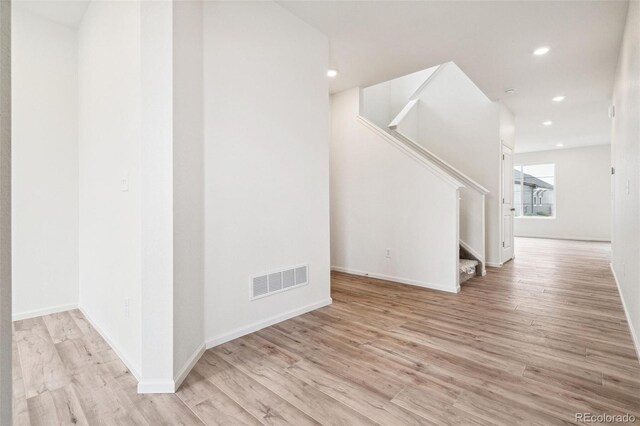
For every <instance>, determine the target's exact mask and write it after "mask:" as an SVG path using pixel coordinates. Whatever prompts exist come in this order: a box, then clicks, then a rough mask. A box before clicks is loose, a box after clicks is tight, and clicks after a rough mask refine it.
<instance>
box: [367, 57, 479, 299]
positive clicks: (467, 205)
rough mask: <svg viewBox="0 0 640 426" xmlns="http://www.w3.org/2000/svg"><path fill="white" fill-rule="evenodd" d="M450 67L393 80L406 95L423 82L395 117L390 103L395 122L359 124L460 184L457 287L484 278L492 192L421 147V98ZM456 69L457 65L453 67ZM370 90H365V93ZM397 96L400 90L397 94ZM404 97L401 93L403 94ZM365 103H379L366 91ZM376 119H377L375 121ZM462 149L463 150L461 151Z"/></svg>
mask: <svg viewBox="0 0 640 426" xmlns="http://www.w3.org/2000/svg"><path fill="white" fill-rule="evenodd" d="M448 65H449V64H443V65H439V66H437V67H434V68H432V69H430V70H426V71H424V72H420V73H415V74H413V75H410V76H406V77H402V78H400V79H396V80H392V81H390V82H388V83H390V84H391V86H390V88H389V90H390V91H393V90H394V88H393V84H394V81H400V80H402V79H405V80H404V82H403V83H402V84H399V83H396V87H402V86H403V85H404V89H403V90H404V91H405V92H404V94H405V95H406V94H407V93H408V92H407V91H406V87H407V86H410V85H411V84H413V86H416V81H418V80H417V79H419V78H424V80H423V81H422V82H421V83H420V84H419V85H418V86H417V88H415V90H414V91H413V93H410V94H409V96H408V98H405V99H406V100H405V103H404V105H403V106H402V107H401V109H400V110H399V112H398V113H397V114H395V116H393V113H394V100H393V99H391V102H390V104H391V106H390V107H387V109H388V110H389V111H390V114H391V115H392V116H393V119H392V120H391V121H390V122H386V123H384V122H383V120H384V117H383V115H382V114H379V113H377V114H375V115H374V114H372V119H377V120H376V121H377V123H374V122H371V121H369V120H368V119H367V118H364V117H359V118H360V120H364V121H367V124H368V125H370V126H376V127H379V128H381V129H382V130H383V131H384V132H386V133H387V134H388V135H389V136H391V138H393V140H394V142H395V143H397V144H401V145H402V146H403V148H404V149H406V150H407V151H409V152H410V153H411V154H412V155H415V156H417V157H419V158H421V159H422V160H423V161H425V162H426V163H428V164H429V165H430V166H431V167H433V168H436V169H437V170H438V171H439V173H441V174H443V175H444V176H447V177H449V178H451V179H452V180H453V181H455V182H458V183H459V184H460V186H459V189H458V191H459V212H458V217H459V244H460V247H459V254H458V277H457V281H458V282H457V286H458V289H459V286H460V284H461V283H463V282H465V281H468V280H469V279H471V278H473V277H474V276H481V275H485V274H486V262H485V246H486V240H485V209H486V208H485V197H486V196H487V194H489V190H487V189H486V188H485V187H483V186H482V185H481V184H480V183H478V182H477V181H475V180H473V179H472V178H470V177H469V176H467V175H466V174H465V173H463V172H462V171H460V170H458V169H456V168H455V167H453V166H452V165H451V164H449V163H447V162H446V161H444V160H443V159H442V158H440V157H438V156H437V155H435V154H434V153H433V152H431V151H430V150H429V149H427V147H426V146H425V143H424V141H422V143H420V142H419V141H420V136H419V134H420V126H421V123H420V120H421V116H420V114H419V108H420V105H421V96H424V95H423V92H424V91H425V89H426V88H427V87H428V86H429V85H430V84H432V82H433V81H434V80H435V79H437V78H438V75H439V74H440V73H441V72H442V71H443V70H444V69H445V67H447V66H448ZM453 66H454V67H455V65H453ZM366 90H367V89H365V91H366ZM396 92H397V90H396ZM400 94H401V95H402V92H401V91H400ZM399 97H401V96H398V95H397V93H396V96H395V111H397V110H398V109H399V102H398V98H399ZM362 98H363V101H364V102H370V103H371V102H374V103H375V101H376V99H375V95H373V96H370V95H367V94H366V93H365V92H364V91H363V96H362ZM376 110H378V111H379V110H381V108H376V105H370V104H369V105H366V104H365V105H364V106H363V107H362V109H361V111H362V113H367V112H368V111H376ZM374 117H375V118H374ZM387 123H388V124H387ZM462 148H463V147H462ZM460 155H466V153H465V152H464V149H461V152H460Z"/></svg>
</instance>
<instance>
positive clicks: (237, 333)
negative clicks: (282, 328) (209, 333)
mask: <svg viewBox="0 0 640 426" xmlns="http://www.w3.org/2000/svg"><path fill="white" fill-rule="evenodd" d="M331 303H332V300H331V298H328V299H325V300H321V301H320V302H316V303H312V304H310V305H307V306H303V307H301V308H297V309H294V310H291V311H288V312H285V313H282V314H279V315H275V316H273V317H271V318H267V319H265V320H262V321H258V322H254V323H253V324H250V325H247V326H245V327H240V328H237V329H235V330H232V331H230V332H227V333H224V334H221V335H219V336H215V337H211V338H208V339H207V341H206V342H205V346H206V348H207V349H210V348H213V347H214V346H218V345H221V344H223V343H226V342H229V341H231V340H233V339H237V338H238V337H242V336H245V335H247V334H250V333H255V332H256V331H258V330H262V329H263V328H265V327H269V326H271V325H274V324H277V323H279V322H282V321H286V320H288V319H291V318H293V317H297V316H298V315H302V314H306V313H307V312H311V311H314V310H316V309H319V308H322V307H323V306H327V305H330V304H331Z"/></svg>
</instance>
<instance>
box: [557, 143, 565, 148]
mask: <svg viewBox="0 0 640 426" xmlns="http://www.w3.org/2000/svg"><path fill="white" fill-rule="evenodd" d="M556 146H557V147H558V148H562V147H563V146H564V144H563V143H559V144H557V145H556Z"/></svg>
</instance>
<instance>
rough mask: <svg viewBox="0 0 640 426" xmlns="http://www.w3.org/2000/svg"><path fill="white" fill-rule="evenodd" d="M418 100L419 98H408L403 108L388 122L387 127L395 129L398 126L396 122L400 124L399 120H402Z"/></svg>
mask: <svg viewBox="0 0 640 426" xmlns="http://www.w3.org/2000/svg"><path fill="white" fill-rule="evenodd" d="M418 101H419V99H412V100H410V101H409V103H407V104H406V105H405V106H404V108H402V111H400V112H399V113H398V115H396V118H394V119H393V121H392V122H391V123H389V128H390V129H391V130H395V129H396V128H397V127H398V124H400V122H401V121H402V120H404V118H405V117H406V116H407V114H409V111H411V110H412V109H413V107H414V106H416V105H417V103H418Z"/></svg>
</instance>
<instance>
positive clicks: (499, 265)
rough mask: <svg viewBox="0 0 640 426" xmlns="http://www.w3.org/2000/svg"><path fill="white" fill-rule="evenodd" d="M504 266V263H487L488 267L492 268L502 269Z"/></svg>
mask: <svg viewBox="0 0 640 426" xmlns="http://www.w3.org/2000/svg"><path fill="white" fill-rule="evenodd" d="M503 265H504V263H493V262H487V266H491V267H492V268H502V266H503Z"/></svg>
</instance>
